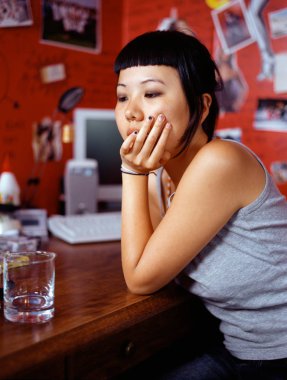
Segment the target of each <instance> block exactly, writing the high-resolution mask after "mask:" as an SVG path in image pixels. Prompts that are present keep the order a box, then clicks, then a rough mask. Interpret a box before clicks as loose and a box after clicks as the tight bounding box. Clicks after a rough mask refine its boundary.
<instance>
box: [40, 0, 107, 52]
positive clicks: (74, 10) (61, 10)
mask: <svg viewBox="0 0 287 380" xmlns="http://www.w3.org/2000/svg"><path fill="white" fill-rule="evenodd" d="M42 19H43V21H42V38H41V42H42V43H46V44H49V45H58V46H61V47H63V48H68V49H75V50H83V51H86V52H90V53H99V52H100V50H101V30H100V20H101V0H61V1H60V0H42Z"/></svg>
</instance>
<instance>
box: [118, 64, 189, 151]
mask: <svg viewBox="0 0 287 380" xmlns="http://www.w3.org/2000/svg"><path fill="white" fill-rule="evenodd" d="M160 113H162V114H164V115H165V117H166V120H167V121H168V122H170V123H171V125H172V129H171V132H170V135H169V138H168V142H167V146H166V148H167V150H169V152H170V153H172V154H173V153H175V152H177V151H178V143H179V140H180V138H181V136H182V135H183V133H184V131H185V129H186V128H187V126H188V122H189V107H188V103H187V100H186V97H185V94H184V92H183V89H182V85H181V81H180V78H179V75H178V72H177V70H176V69H175V68H173V67H170V66H163V65H162V66H161V65H160V66H153V65H151V66H135V67H131V68H128V69H125V70H122V71H121V72H120V75H119V80H118V85H117V104H116V108H115V114H116V121H117V125H118V128H119V131H120V134H121V136H122V137H123V139H126V138H127V136H128V135H129V134H130V133H132V132H134V131H136V130H137V131H139V130H140V128H141V127H142V125H143V123H144V121H145V120H147V119H148V117H149V116H153V117H154V118H156V117H157V116H158V115H159V114H160Z"/></svg>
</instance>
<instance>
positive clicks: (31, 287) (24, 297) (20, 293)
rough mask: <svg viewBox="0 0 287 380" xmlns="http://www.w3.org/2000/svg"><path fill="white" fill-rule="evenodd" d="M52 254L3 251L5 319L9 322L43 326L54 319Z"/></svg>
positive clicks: (53, 256) (53, 258) (53, 263)
mask: <svg viewBox="0 0 287 380" xmlns="http://www.w3.org/2000/svg"><path fill="white" fill-rule="evenodd" d="M55 257H56V254H55V253H53V252H45V251H33V252H5V254H4V259H3V291H4V316H5V318H6V319H8V320H9V321H12V322H22V323H44V322H47V321H48V320H50V319H51V318H52V317H53V316H54V295H55Z"/></svg>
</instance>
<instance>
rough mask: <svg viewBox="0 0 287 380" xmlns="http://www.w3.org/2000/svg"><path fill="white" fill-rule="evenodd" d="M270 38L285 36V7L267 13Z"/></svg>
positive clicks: (286, 28)
mask: <svg viewBox="0 0 287 380" xmlns="http://www.w3.org/2000/svg"><path fill="white" fill-rule="evenodd" d="M268 19H269V25H270V31H271V36H272V38H279V37H284V36H287V8H284V9H280V10H279V11H274V12H269V13H268Z"/></svg>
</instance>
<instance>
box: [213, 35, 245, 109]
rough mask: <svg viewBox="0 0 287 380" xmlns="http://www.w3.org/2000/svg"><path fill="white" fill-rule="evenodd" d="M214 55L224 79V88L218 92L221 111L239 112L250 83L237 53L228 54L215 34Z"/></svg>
mask: <svg viewBox="0 0 287 380" xmlns="http://www.w3.org/2000/svg"><path fill="white" fill-rule="evenodd" d="M213 56H214V59H215V62H216V64H217V67H218V69H219V72H220V75H221V78H222V80H223V84H224V86H223V89H222V90H221V91H217V92H216V97H217V101H218V103H219V108H220V113H221V115H224V114H225V113H233V112H239V111H240V109H241V108H242V106H243V104H244V103H245V100H246V97H247V94H248V85H247V82H246V80H245V78H244V75H243V74H242V72H241V70H240V68H239V66H238V64H237V55H236V53H231V54H226V53H225V52H224V50H223V49H222V47H221V45H220V43H219V40H218V38H217V35H216V34H215V35H214V43H213Z"/></svg>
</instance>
